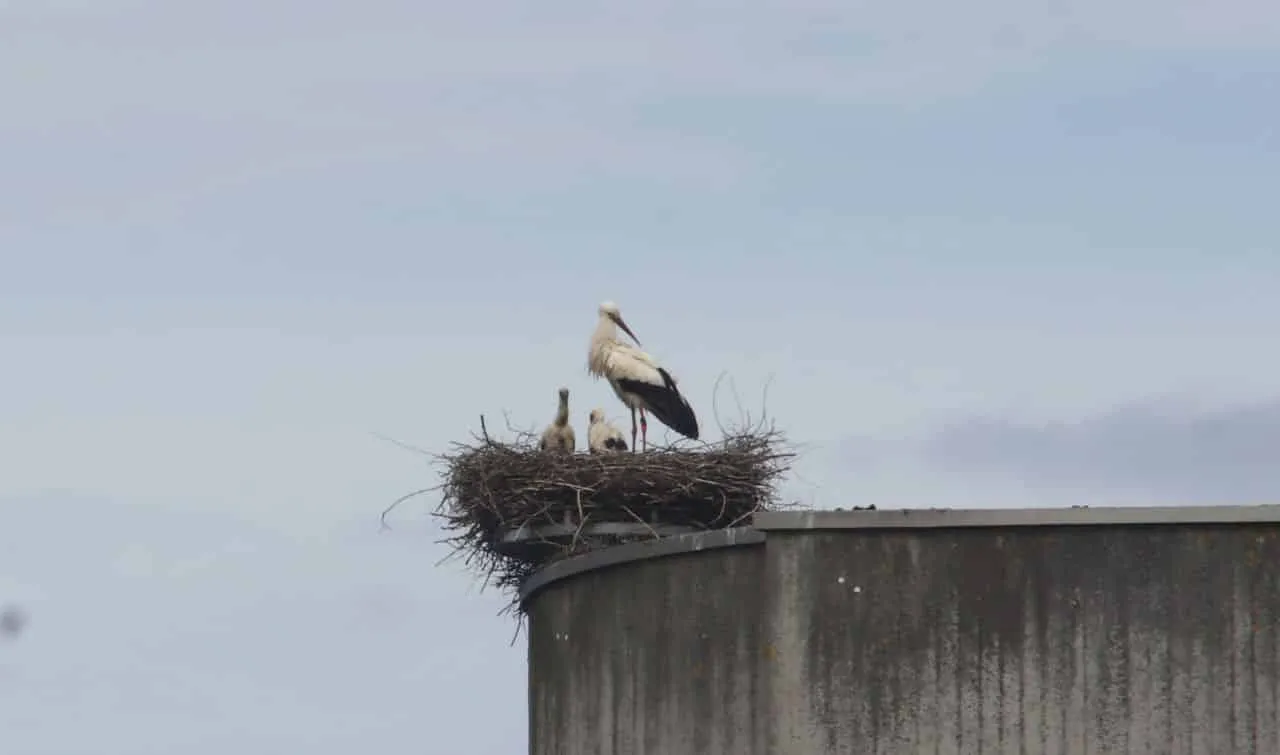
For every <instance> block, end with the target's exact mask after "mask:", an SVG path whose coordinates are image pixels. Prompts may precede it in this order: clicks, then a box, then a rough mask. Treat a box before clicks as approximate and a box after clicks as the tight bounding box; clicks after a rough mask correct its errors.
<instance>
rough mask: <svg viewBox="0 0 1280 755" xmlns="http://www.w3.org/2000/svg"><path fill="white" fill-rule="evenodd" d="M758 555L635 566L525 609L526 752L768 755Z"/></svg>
mask: <svg viewBox="0 0 1280 755" xmlns="http://www.w3.org/2000/svg"><path fill="white" fill-rule="evenodd" d="M762 547H763V546H761V545H755V546H743V547H739V548H733V549H721V550H716V551H705V552H701V553H692V554H689V555H684V556H672V557H668V558H663V559H657V560H652V561H641V562H636V563H634V564H631V565H626V566H618V567H614V568H610V569H606V570H602V571H598V572H587V573H584V574H581V575H577V576H574V577H573V578H572V579H568V580H565V581H563V582H558V583H556V584H553V585H551V586H549V587H547V588H546V589H545V590H544V591H542V592H540V593H539V594H538V595H537V597H536V598H535V599H534V600H533V601H532V603H531V604H530V606H529V608H530V615H529V679H530V685H529V703H530V710H529V713H530V732H529V735H530V736H529V741H530V751H531V752H534V753H554V754H555V755H588V754H589V755H601V754H602V753H618V754H619V755H622V754H624V753H626V754H631V753H719V752H725V753H729V752H732V753H740V754H741V755H766V754H767V753H768V752H769V751H768V748H767V746H766V745H767V728H766V727H767V721H766V720H765V719H763V718H760V717H759V713H760V711H762V710H765V709H766V707H767V703H766V700H765V699H764V691H763V684H764V678H763V677H762V676H761V675H760V673H759V661H760V658H761V656H762V654H763V650H764V648H765V647H766V643H765V642H764V640H763V632H762V629H761V622H762V621H763V620H764V617H765V615H766V603H765V595H764V593H763V590H762V589H761V587H762V583H763V571H762V570H763V567H764V559H763V558H762V557H761V556H760V553H759V550H760V549H761V548H762Z"/></svg>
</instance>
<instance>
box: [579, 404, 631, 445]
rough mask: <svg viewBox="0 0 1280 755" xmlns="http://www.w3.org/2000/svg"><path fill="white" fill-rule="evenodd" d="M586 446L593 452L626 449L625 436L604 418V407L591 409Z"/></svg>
mask: <svg viewBox="0 0 1280 755" xmlns="http://www.w3.org/2000/svg"><path fill="white" fill-rule="evenodd" d="M587 448H588V449H589V450H590V451H591V453H593V454H598V453H612V452H614V451H625V450H627V438H626V436H625V435H623V434H622V431H621V430H619V429H618V428H617V427H616V426H615V425H614V424H613V423H611V422H608V421H606V420H605V418H604V409H592V410H591V419H590V423H589V424H588V426H587Z"/></svg>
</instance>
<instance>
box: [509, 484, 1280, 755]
mask: <svg viewBox="0 0 1280 755" xmlns="http://www.w3.org/2000/svg"><path fill="white" fill-rule="evenodd" d="M610 562H611V563H610ZM526 593H527V598H526V605H527V607H528V609H529V611H530V623H529V628H530V640H529V641H530V645H529V674H530V677H529V678H530V688H529V689H530V743H531V745H530V747H531V752H532V753H534V754H535V755H552V754H554V755H586V754H587V753H590V754H591V755H631V754H632V753H648V754H649V755H659V754H661V755H685V754H686V753H688V754H689V755H692V754H694V753H697V754H698V755H706V754H709V753H715V754H718V753H726V754H727V753H734V754H735V755H736V754H742V755H750V754H752V753H770V754H771V755H802V754H803V755H817V754H819V753H852V754H853V755H864V754H865V755H874V754H876V753H930V754H934V753H938V754H941V753H957V754H959V753H1019V754H1023V753H1027V754H1031V753H1036V754H1046V755H1047V754H1051V753H1052V754H1061V755H1077V754H1079V753H1130V752H1133V753H1160V754H1161V755H1166V754H1167V755H1180V754H1182V753H1204V754H1205V755H1231V754H1234V753H1259V754H1260V755H1277V754H1280V507H1251V508H1248V509H1244V508H1230V509H1227V508H1219V509H1212V510H1204V509H1177V510H1133V509H1129V510H1110V511H1108V510H1087V509H1072V510H1066V511H1059V512H1045V511H1043V510H1039V511H1017V512H1007V511H992V512H959V511H957V512H914V513H908V514H904V513H902V512H883V511H882V512H848V513H841V512H824V513H821V514H818V515H814V514H772V515H767V516H762V517H760V518H758V519H757V521H756V523H755V528H754V529H753V530H748V531H745V532H738V533H731V534H728V535H726V534H723V533H711V534H707V535H702V536H697V537H693V536H682V537H679V538H670V539H668V541H667V542H663V543H653V544H648V545H641V546H624V547H620V548H616V549H612V550H611V551H605V552H602V553H599V554H592V555H589V556H586V557H583V558H581V559H577V560H575V561H574V562H565V563H563V564H558V565H556V566H553V567H551V568H549V569H547V570H545V571H544V573H542V574H539V575H538V576H536V577H535V578H534V579H533V580H531V581H530V583H529V584H528V585H527V586H526Z"/></svg>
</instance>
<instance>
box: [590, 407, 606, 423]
mask: <svg viewBox="0 0 1280 755" xmlns="http://www.w3.org/2000/svg"><path fill="white" fill-rule="evenodd" d="M601 422H604V409H592V410H591V418H590V419H589V420H588V424H592V425H595V424H599V423H601Z"/></svg>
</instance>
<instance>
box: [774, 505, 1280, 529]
mask: <svg viewBox="0 0 1280 755" xmlns="http://www.w3.org/2000/svg"><path fill="white" fill-rule="evenodd" d="M1267 522H1280V504H1259V505H1250V506H1238V505H1221V506H1107V507H1090V506H1073V507H1070V508H1022V509H878V510H875V511H840V510H827V511H762V512H760V513H757V514H756V515H755V516H754V518H753V519H752V527H754V528H755V529H757V530H759V531H761V532H770V531H775V532H777V531H787V530H790V531H797V530H850V529H902V528H923V529H930V528H935V529H947V528H953V527H1061V526H1085V527H1087V526H1106V525H1148V524H1149V525H1168V524H1253V523H1267Z"/></svg>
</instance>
